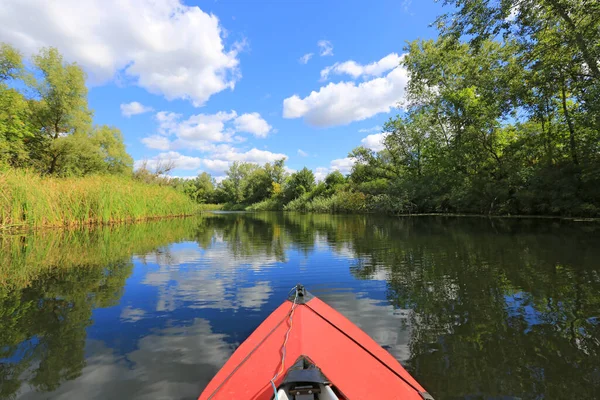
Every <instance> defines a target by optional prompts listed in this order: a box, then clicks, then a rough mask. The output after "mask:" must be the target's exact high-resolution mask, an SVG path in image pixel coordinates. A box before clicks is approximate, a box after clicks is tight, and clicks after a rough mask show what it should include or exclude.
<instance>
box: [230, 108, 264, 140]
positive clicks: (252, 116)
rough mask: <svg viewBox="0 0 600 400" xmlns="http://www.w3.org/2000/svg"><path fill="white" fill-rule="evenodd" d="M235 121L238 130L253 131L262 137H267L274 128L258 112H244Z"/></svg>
mask: <svg viewBox="0 0 600 400" xmlns="http://www.w3.org/2000/svg"><path fill="white" fill-rule="evenodd" d="M233 123H234V125H235V129H236V131H237V132H247V133H251V134H253V135H255V136H257V137H260V138H265V137H267V135H268V134H269V132H271V130H272V129H273V127H272V126H271V125H269V124H268V123H267V121H265V120H264V119H263V118H262V117H261V116H260V114H259V113H257V112H254V113H249V114H242V115H240V116H239V117H237V118H236V119H235V120H234V121H233Z"/></svg>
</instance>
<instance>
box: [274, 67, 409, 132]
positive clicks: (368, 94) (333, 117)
mask: <svg viewBox="0 0 600 400" xmlns="http://www.w3.org/2000/svg"><path fill="white" fill-rule="evenodd" d="M407 82H408V74H407V72H406V70H405V69H404V68H402V67H400V66H397V67H396V68H394V69H393V70H391V71H390V72H389V73H388V74H387V75H385V76H382V77H379V78H373V79H371V80H367V81H364V82H361V83H358V84H357V83H355V82H339V83H329V84H328V85H326V86H323V87H321V88H319V90H318V91H312V92H311V93H310V94H309V95H308V96H306V97H304V98H301V97H300V96H298V95H293V96H291V97H288V98H286V99H285V100H284V101H283V117H284V118H304V121H305V122H306V123H308V124H309V125H312V126H320V127H325V126H335V125H345V124H349V123H351V122H354V121H361V120H364V119H367V118H370V117H372V116H374V115H376V114H379V113H388V112H390V111H391V110H392V108H393V107H395V106H397V105H398V103H400V102H401V101H402V100H403V99H404V94H405V87H406V83H407Z"/></svg>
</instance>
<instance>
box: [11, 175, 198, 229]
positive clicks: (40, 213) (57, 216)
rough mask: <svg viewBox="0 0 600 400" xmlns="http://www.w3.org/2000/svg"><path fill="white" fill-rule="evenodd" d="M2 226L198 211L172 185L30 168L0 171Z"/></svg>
mask: <svg viewBox="0 0 600 400" xmlns="http://www.w3.org/2000/svg"><path fill="white" fill-rule="evenodd" d="M0 188H2V190H1V191H0V230H2V229H10V228H21V227H32V228H38V227H73V226H84V225H108V224H113V223H121V222H131V221H140V220H145V219H154V218H163V217H176V216H186V215H192V214H195V213H198V212H199V211H200V210H199V207H198V204H195V203H194V202H193V201H192V200H190V199H189V198H188V197H187V196H186V195H185V194H183V193H180V192H178V191H176V190H175V189H173V188H172V187H167V186H160V185H153V184H146V183H142V182H139V181H136V180H134V179H131V178H128V177H123V176H114V175H112V176H87V177H81V178H56V177H41V176H40V175H38V174H37V173H35V172H32V171H28V170H12V169H11V170H7V171H3V172H0Z"/></svg>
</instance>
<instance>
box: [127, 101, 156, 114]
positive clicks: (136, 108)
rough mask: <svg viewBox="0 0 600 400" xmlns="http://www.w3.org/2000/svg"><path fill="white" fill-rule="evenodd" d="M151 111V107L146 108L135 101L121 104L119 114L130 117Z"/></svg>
mask: <svg viewBox="0 0 600 400" xmlns="http://www.w3.org/2000/svg"><path fill="white" fill-rule="evenodd" d="M150 111H152V107H148V106H145V105H143V104H142V103H139V102H137V101H132V102H131V103H123V104H121V114H123V115H124V116H125V117H131V116H132V115H137V114H144V113H147V112H150Z"/></svg>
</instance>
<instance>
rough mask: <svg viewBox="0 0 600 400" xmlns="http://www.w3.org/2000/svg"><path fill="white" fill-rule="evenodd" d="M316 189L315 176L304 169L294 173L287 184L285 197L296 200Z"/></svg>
mask: <svg viewBox="0 0 600 400" xmlns="http://www.w3.org/2000/svg"><path fill="white" fill-rule="evenodd" d="M314 187H315V175H314V174H313V172H312V171H311V170H310V169H308V168H306V167H304V168H302V169H301V170H300V171H298V172H294V173H293V174H292V175H291V176H290V177H289V179H288V180H287V182H286V184H285V196H286V198H287V199H288V201H289V200H293V199H296V198H298V197H300V196H302V195H303V194H304V193H306V192H310V191H311V190H312V189H313V188H314Z"/></svg>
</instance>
